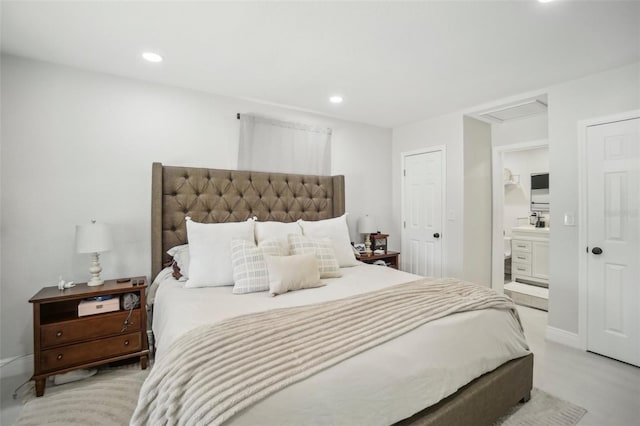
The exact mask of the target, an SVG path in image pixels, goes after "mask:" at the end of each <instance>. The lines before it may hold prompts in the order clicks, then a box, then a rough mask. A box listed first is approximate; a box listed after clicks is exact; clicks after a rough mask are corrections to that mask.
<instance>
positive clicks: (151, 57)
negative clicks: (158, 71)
mask: <svg viewBox="0 0 640 426" xmlns="http://www.w3.org/2000/svg"><path fill="white" fill-rule="evenodd" d="M142 57H143V58H144V59H145V60H146V61H149V62H162V56H160V55H158V54H157V53H153V52H144V53H143V54H142Z"/></svg>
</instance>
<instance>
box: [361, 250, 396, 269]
mask: <svg viewBox="0 0 640 426" xmlns="http://www.w3.org/2000/svg"><path fill="white" fill-rule="evenodd" d="M358 260H359V261H361V262H364V263H375V261H376V260H382V261H384V262H385V263H386V264H387V266H388V267H390V268H395V269H398V265H399V261H400V252H399V251H388V252H386V253H385V254H372V255H371V256H366V255H362V256H358Z"/></svg>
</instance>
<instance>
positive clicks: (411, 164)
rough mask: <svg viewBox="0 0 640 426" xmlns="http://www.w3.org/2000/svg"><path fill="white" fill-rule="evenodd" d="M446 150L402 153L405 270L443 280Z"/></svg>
mask: <svg viewBox="0 0 640 426" xmlns="http://www.w3.org/2000/svg"><path fill="white" fill-rule="evenodd" d="M445 163H446V162H445V148H444V146H439V147H432V148H426V149H424V150H420V151H413V152H407V153H402V222H403V223H402V257H401V259H402V270H404V271H407V272H411V273H413V274H417V275H422V276H428V277H436V278H440V277H442V265H443V263H444V259H443V245H444V238H445V236H446V232H445V229H444V222H443V217H444V214H443V209H444V206H445V193H446V192H445V176H446V174H445Z"/></svg>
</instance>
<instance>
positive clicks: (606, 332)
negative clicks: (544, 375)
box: [587, 118, 640, 365]
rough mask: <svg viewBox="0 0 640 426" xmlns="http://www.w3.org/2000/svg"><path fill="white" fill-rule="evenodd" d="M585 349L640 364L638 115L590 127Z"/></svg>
mask: <svg viewBox="0 0 640 426" xmlns="http://www.w3.org/2000/svg"><path fill="white" fill-rule="evenodd" d="M587 198H588V199H587V232H588V240H587V241H588V244H589V246H588V249H587V250H588V253H587V256H588V260H587V263H588V274H587V289H588V290H587V291H588V293H587V299H588V305H587V306H588V307H587V328H588V330H587V349H588V350H590V351H592V352H597V353H600V354H602V355H606V356H608V357H611V358H615V359H619V360H621V361H624V362H628V363H630V364H634V365H640V309H638V307H639V306H640V279H639V278H638V277H640V118H636V119H633V120H625V121H619V122H614V123H608V124H602V125H598V126H591V127H589V128H588V129H587Z"/></svg>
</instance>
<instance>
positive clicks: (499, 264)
mask: <svg viewBox="0 0 640 426" xmlns="http://www.w3.org/2000/svg"><path fill="white" fill-rule="evenodd" d="M548 147H549V140H548V139H537V140H533V141H527V142H518V143H513V144H509V145H498V146H492V147H491V193H492V196H491V198H492V205H491V208H492V214H491V217H492V223H491V288H492V289H494V290H496V291H498V292H500V293H502V292H504V234H503V232H502V231H503V230H504V229H503V228H504V211H503V209H504V177H503V176H504V175H503V171H504V154H505V153H506V152H517V151H527V150H530V149H537V148H548ZM549 240H551V235H549Z"/></svg>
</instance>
